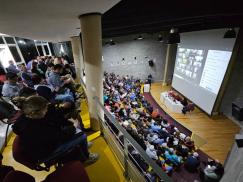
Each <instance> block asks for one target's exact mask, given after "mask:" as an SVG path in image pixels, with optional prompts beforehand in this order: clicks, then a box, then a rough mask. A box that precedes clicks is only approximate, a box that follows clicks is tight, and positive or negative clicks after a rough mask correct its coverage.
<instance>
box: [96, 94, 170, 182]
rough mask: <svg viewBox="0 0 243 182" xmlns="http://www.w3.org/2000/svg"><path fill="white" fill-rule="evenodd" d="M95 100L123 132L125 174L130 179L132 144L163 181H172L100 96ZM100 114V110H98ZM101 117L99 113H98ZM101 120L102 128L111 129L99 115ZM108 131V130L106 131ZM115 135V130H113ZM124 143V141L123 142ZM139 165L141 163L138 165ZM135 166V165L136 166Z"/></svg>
mask: <svg viewBox="0 0 243 182" xmlns="http://www.w3.org/2000/svg"><path fill="white" fill-rule="evenodd" d="M94 99H95V102H96V104H97V111H98V110H99V109H98V107H99V108H101V109H102V110H103V111H104V115H105V116H106V117H107V118H108V119H109V121H110V122H111V123H112V124H113V125H114V126H115V127H116V129H117V130H118V131H119V132H121V133H122V135H123V137H124V144H123V145H124V147H121V148H122V149H123V151H122V152H123V161H121V162H122V163H123V164H124V166H123V167H124V171H125V172H124V176H125V177H126V178H127V179H129V178H130V176H129V174H130V171H129V162H130V159H129V157H131V156H132V155H131V154H129V151H128V145H132V146H133V148H134V149H135V150H136V151H137V152H138V153H139V155H140V156H141V158H142V159H143V160H144V161H145V162H146V163H147V164H148V165H149V166H150V167H151V168H152V169H153V172H154V173H155V174H156V175H157V176H158V177H159V178H160V180H161V181H165V182H170V181H172V179H171V178H170V177H169V176H168V175H167V174H166V173H165V172H164V171H163V170H162V168H161V167H159V165H158V164H156V162H155V161H154V160H153V159H151V158H150V157H149V156H148V155H147V154H146V152H145V151H144V149H143V148H142V147H141V146H140V145H139V144H138V143H137V142H136V141H135V140H134V139H133V137H132V136H131V135H130V134H129V133H128V132H127V131H126V130H125V129H124V128H123V127H122V126H121V125H120V124H119V122H118V121H117V120H116V118H114V117H113V116H112V115H111V114H110V113H109V112H108V111H107V109H106V108H105V107H104V106H103V104H101V102H100V101H99V98H98V97H94ZM97 114H98V112H97ZM98 117H99V114H98ZM99 119H100V121H101V123H100V124H101V125H102V126H101V128H104V129H106V130H109V129H108V128H109V123H107V122H106V120H105V119H101V118H100V117H99ZM105 132H107V131H105ZM113 135H114V132H113ZM115 137H116V138H118V139H119V137H117V136H116V134H115ZM121 143H122V142H121ZM134 161H135V162H136V160H135V159H134ZM138 166H139V165H138ZM134 167H135V166H134ZM143 176H144V177H145V174H143Z"/></svg>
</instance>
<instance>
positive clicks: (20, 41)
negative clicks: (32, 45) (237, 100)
mask: <svg viewBox="0 0 243 182" xmlns="http://www.w3.org/2000/svg"><path fill="white" fill-rule="evenodd" d="M18 43H20V44H23V45H25V44H26V42H25V41H24V40H19V41H18Z"/></svg>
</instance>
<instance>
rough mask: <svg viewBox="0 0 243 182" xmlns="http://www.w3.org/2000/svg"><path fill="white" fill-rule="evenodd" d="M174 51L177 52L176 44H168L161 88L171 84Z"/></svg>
mask: <svg viewBox="0 0 243 182" xmlns="http://www.w3.org/2000/svg"><path fill="white" fill-rule="evenodd" d="M176 51H177V44H168V45H167V50H166V57H165V68H164V76H163V82H162V84H163V86H164V85H167V84H168V83H169V82H171V81H172V80H171V78H172V74H173V71H171V69H172V70H173V68H174V65H175V59H176Z"/></svg>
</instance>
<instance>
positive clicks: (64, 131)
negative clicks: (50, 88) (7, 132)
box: [12, 106, 75, 161]
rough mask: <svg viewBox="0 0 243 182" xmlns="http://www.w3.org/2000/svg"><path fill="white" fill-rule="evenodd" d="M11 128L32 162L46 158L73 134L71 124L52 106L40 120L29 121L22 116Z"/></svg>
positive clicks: (73, 129) (73, 130)
mask: <svg viewBox="0 0 243 182" xmlns="http://www.w3.org/2000/svg"><path fill="white" fill-rule="evenodd" d="M12 128H13V131H14V133H16V134H17V135H19V137H20V141H21V145H22V147H23V150H24V151H25V152H26V154H27V155H28V156H29V157H30V159H31V160H34V161H36V160H40V159H43V158H46V157H47V156H48V155H50V154H51V153H52V152H53V151H54V150H55V149H56V148H57V147H58V146H60V145H61V144H63V143H64V142H66V141H68V140H70V139H71V138H72V137H73V136H74V134H75V127H74V126H73V124H72V123H71V122H69V121H67V120H66V119H65V118H64V116H63V113H62V112H61V111H59V110H57V109H56V108H54V107H53V106H51V107H49V109H48V112H47V114H46V116H45V117H44V118H42V119H30V118H27V117H26V116H25V115H22V116H21V117H20V118H19V119H18V120H17V121H16V123H15V124H14V125H13V127H12Z"/></svg>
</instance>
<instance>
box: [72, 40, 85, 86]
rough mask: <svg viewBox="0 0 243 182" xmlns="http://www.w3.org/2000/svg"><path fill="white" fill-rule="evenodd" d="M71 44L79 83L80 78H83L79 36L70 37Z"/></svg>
mask: <svg viewBox="0 0 243 182" xmlns="http://www.w3.org/2000/svg"><path fill="white" fill-rule="evenodd" d="M71 44H72V50H73V58H74V64H75V70H76V74H77V82H78V83H80V78H83V68H84V64H83V55H82V50H81V41H80V37H79V36H73V37H71Z"/></svg>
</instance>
